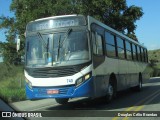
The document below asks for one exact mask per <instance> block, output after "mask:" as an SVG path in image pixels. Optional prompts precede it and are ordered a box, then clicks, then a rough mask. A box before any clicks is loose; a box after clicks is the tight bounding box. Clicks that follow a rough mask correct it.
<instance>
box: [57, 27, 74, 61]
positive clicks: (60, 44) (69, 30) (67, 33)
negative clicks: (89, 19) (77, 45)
mask: <svg viewBox="0 0 160 120" xmlns="http://www.w3.org/2000/svg"><path fill="white" fill-rule="evenodd" d="M71 32H72V28H69V29H68V30H67V31H66V33H65V37H64V39H63V41H62V43H61V35H60V36H59V40H58V54H57V61H58V59H59V53H60V48H61V47H62V46H63V44H64V42H65V41H66V40H67V38H68V36H69V35H70V33H71Z"/></svg>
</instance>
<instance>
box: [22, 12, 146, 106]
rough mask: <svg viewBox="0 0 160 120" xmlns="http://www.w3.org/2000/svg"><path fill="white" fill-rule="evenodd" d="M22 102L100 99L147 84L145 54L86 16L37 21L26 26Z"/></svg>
mask: <svg viewBox="0 0 160 120" xmlns="http://www.w3.org/2000/svg"><path fill="white" fill-rule="evenodd" d="M25 45H26V47H25V70H24V73H25V80H26V95H27V98H28V99H41V98H42V99H43V98H55V100H56V101H57V102H58V103H60V104H65V103H67V102H68V100H69V99H70V98H76V97H88V98H98V97H103V98H104V99H106V101H111V100H112V99H113V97H114V96H115V95H116V92H117V91H120V90H123V89H127V88H130V87H135V88H136V89H137V90H141V88H142V83H144V82H146V81H147V79H149V68H148V55H147V49H146V47H144V46H143V45H142V44H140V43H139V42H136V41H134V40H132V39H130V38H128V37H127V36H125V35H123V34H121V33H119V32H117V31H116V30H114V29H112V28H110V27H108V26H107V25H105V24H103V23H101V22H99V21H98V20H96V19H94V18H92V17H91V16H87V17H85V16H83V15H65V16H54V17H48V18H43V19H37V20H35V21H31V22H29V23H28V25H27V27H26V44H25Z"/></svg>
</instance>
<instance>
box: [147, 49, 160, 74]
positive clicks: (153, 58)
mask: <svg viewBox="0 0 160 120" xmlns="http://www.w3.org/2000/svg"><path fill="white" fill-rule="evenodd" d="M148 57H149V60H150V64H151V67H152V68H153V69H154V71H153V76H160V49H158V50H150V51H148Z"/></svg>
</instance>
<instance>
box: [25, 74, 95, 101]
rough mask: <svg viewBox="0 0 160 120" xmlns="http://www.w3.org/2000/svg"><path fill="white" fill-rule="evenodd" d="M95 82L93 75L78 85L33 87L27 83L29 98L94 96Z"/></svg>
mask: <svg viewBox="0 0 160 120" xmlns="http://www.w3.org/2000/svg"><path fill="white" fill-rule="evenodd" d="M53 90H54V91H58V93H54V94H51V93H49V92H48V91H53ZM93 95H94V84H93V77H92V78H90V79H89V80H87V81H85V82H84V83H82V84H81V85H80V86H78V87H76V86H75V85H72V86H65V87H34V86H33V87H32V89H30V88H29V86H28V85H27V84H26V96H27V99H44V98H75V97H93Z"/></svg>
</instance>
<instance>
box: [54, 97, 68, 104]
mask: <svg viewBox="0 0 160 120" xmlns="http://www.w3.org/2000/svg"><path fill="white" fill-rule="evenodd" d="M55 100H56V102H57V103H59V104H62V105H64V104H67V103H68V100H69V98H55Z"/></svg>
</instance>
